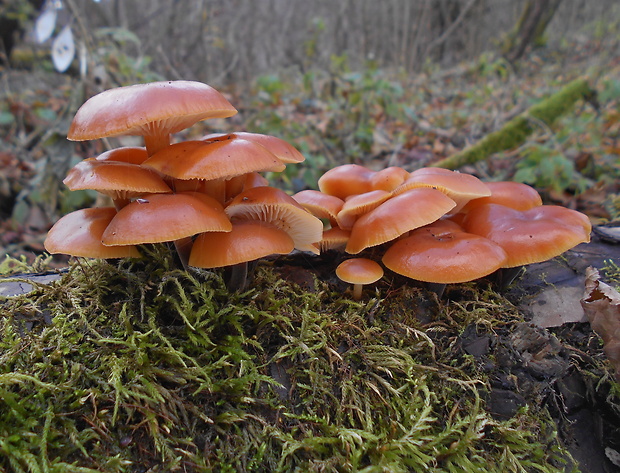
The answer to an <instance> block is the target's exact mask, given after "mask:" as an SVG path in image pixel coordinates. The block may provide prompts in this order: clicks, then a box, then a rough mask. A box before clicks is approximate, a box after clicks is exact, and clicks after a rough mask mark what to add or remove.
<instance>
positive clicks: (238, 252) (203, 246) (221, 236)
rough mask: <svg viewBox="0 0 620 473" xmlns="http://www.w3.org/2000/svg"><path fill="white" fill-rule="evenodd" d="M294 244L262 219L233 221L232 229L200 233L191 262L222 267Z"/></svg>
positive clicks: (285, 251)
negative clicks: (223, 231)
mask: <svg viewBox="0 0 620 473" xmlns="http://www.w3.org/2000/svg"><path fill="white" fill-rule="evenodd" d="M294 247H295V245H294V243H293V239H292V238H291V237H290V236H289V235H288V234H287V233H286V232H285V231H284V230H280V229H279V228H277V227H275V226H274V225H271V224H269V223H265V222H259V221H248V220H246V221H238V222H235V223H233V227H232V231H230V232H227V233H222V232H212V233H202V234H200V235H198V237H197V238H196V241H195V242H194V246H193V247H192V252H191V254H190V257H189V264H190V266H197V267H200V268H220V267H223V266H231V265H233V264H238V263H244V262H247V261H254V260H256V259H259V258H263V257H265V256H269V255H273V254H288V253H290V252H291V251H293V248H294Z"/></svg>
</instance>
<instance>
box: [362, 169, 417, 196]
mask: <svg viewBox="0 0 620 473" xmlns="http://www.w3.org/2000/svg"><path fill="white" fill-rule="evenodd" d="M408 177H409V173H408V172H407V171H405V170H404V169H403V168H400V167H398V166H390V167H387V168H385V169H381V170H380V171H377V172H376V173H375V174H373V175H372V176H371V178H370V186H371V187H372V189H373V190H384V191H387V192H392V191H393V190H394V189H396V188H397V187H398V186H400V185H401V184H402V183H403V182H405V180H406V179H407V178H408Z"/></svg>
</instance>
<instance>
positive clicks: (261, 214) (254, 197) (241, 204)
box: [225, 187, 323, 253]
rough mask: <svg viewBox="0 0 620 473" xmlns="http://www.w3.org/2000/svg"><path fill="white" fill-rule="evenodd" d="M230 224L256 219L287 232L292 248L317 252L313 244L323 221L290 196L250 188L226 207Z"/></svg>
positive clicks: (319, 235) (320, 234) (319, 233)
mask: <svg viewBox="0 0 620 473" xmlns="http://www.w3.org/2000/svg"><path fill="white" fill-rule="evenodd" d="M225 211H226V214H227V215H228V216H229V217H230V218H231V220H233V221H237V220H260V221H263V222H267V223H271V224H273V225H275V226H276V227H278V228H279V229H281V230H284V231H285V232H286V233H288V234H289V235H290V236H291V238H292V239H293V241H294V242H295V248H297V249H298V250H302V251H311V252H313V253H318V252H319V251H318V249H317V247H316V246H314V244H315V243H318V242H319V241H321V238H322V236H323V222H321V221H320V220H319V219H318V218H316V217H315V216H314V215H312V214H311V213H310V212H308V211H307V210H306V209H304V208H303V207H302V206H301V204H299V203H297V202H296V201H295V199H293V198H292V197H291V196H290V195H288V194H286V193H285V192H284V191H281V190H280V189H276V188H274V187H254V188H252V189H248V190H246V191H244V192H242V193H241V194H239V195H237V196H236V197H235V198H234V199H233V200H232V201H231V202H230V203H229V204H228V206H226V209H225Z"/></svg>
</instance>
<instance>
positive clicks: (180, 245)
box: [174, 237, 193, 271]
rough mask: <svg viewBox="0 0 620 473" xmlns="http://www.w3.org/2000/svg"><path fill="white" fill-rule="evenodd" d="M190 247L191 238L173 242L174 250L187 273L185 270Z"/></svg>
mask: <svg viewBox="0 0 620 473" xmlns="http://www.w3.org/2000/svg"><path fill="white" fill-rule="evenodd" d="M192 246H193V241H192V237H185V238H181V239H179V240H175V241H174V248H175V250H176V252H177V255H178V256H179V259H180V260H181V265H183V269H184V270H185V271H187V268H188V267H189V255H190V253H191V251H192Z"/></svg>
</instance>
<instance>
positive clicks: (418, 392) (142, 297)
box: [0, 261, 564, 472]
mask: <svg viewBox="0 0 620 473" xmlns="http://www.w3.org/2000/svg"><path fill="white" fill-rule="evenodd" d="M253 287H254V288H253V289H251V290H249V291H247V292H245V293H242V294H230V293H228V292H227V290H226V289H225V286H224V284H223V283H222V279H221V278H220V276H219V275H218V274H217V273H214V272H209V273H200V274H189V273H186V272H180V271H176V270H170V269H166V265H165V264H163V265H162V264H161V261H159V262H158V263H148V264H145V263H136V262H131V261H121V262H120V263H118V264H115V265H113V264H110V263H106V262H103V261H91V262H84V261H81V262H76V263H73V264H72V265H71V266H70V268H69V271H68V273H67V274H66V275H64V276H63V277H62V279H61V280H59V281H58V282H56V283H54V284H51V285H49V286H40V287H38V288H37V289H36V290H35V291H34V292H32V293H30V294H27V295H24V296H19V297H14V298H10V299H6V300H4V301H3V305H2V312H1V318H0V340H1V341H0V398H2V400H3V402H2V403H0V468H4V469H11V470H12V471H16V472H20V471H24V472H39V471H53V472H62V471H67V472H69V471H71V472H74V471H105V472H115V471H118V472H124V471H127V472H133V471H147V470H148V469H149V468H154V469H153V470H152V471H155V469H157V468H158V470H157V471H175V470H179V471H224V472H226V471H243V472H246V471H255V472H290V471H339V472H358V471H359V472H361V471H363V472H382V471H386V472H387V471H390V472H399V471H402V472H404V471H437V472H438V471H459V472H460V471H486V472H517V471H518V472H521V471H546V472H561V471H564V461H563V460H562V458H564V454H563V452H562V451H561V450H560V448H559V447H558V445H557V442H556V440H555V437H554V430H553V429H551V428H550V425H551V423H550V421H548V420H547V419H545V416H544V412H534V411H531V410H529V411H528V410H527V409H525V410H522V411H521V412H519V413H518V414H517V415H516V416H515V417H513V418H512V419H510V420H507V421H499V420H496V419H494V418H492V417H491V416H490V415H489V414H488V413H487V412H486V411H485V409H484V404H485V403H484V401H483V398H484V395H483V394H484V392H485V390H486V384H485V381H484V376H483V375H482V374H481V373H480V372H479V370H478V369H477V367H476V363H475V362H474V361H473V360H472V359H471V357H468V356H465V355H462V354H459V353H458V350H456V349H455V347H454V345H455V338H454V336H453V335H454V334H458V333H459V331H460V330H462V327H465V326H466V325H472V324H474V325H480V326H484V325H489V327H490V326H491V325H494V326H497V324H499V325H501V324H507V323H509V322H512V321H514V320H515V318H517V317H518V315H517V314H516V312H515V311H513V310H510V309H509V310H508V311H506V307H505V305H503V304H500V302H499V301H498V300H496V297H497V296H496V295H494V294H492V293H490V292H489V293H483V295H482V296H479V295H477V296H475V297H472V298H468V299H467V300H465V299H462V300H461V301H460V302H450V303H446V304H445V305H443V304H440V305H438V304H437V303H436V302H433V301H428V300H426V301H425V300H424V299H423V298H421V297H420V296H421V293H420V292H419V291H417V290H416V289H412V288H407V287H404V288H402V289H400V290H398V291H396V295H395V294H394V293H393V292H392V293H389V296H381V292H380V291H379V292H378V296H381V298H379V297H377V298H375V299H371V300H369V301H367V302H366V303H354V302H351V301H349V300H347V299H345V298H343V297H342V295H341V294H339V293H338V292H337V291H334V290H332V289H331V288H330V287H329V286H327V285H326V284H324V283H321V282H318V281H317V282H316V288H317V290H316V291H311V292H306V291H302V290H300V288H299V287H297V286H295V285H293V284H289V283H286V282H285V281H284V280H282V279H280V278H279V277H278V272H277V268H271V267H267V266H262V267H259V270H258V273H257V277H256V280H255V282H254V284H253ZM471 294H479V293H478V292H476V291H472V292H471ZM438 308H439V309H441V315H440V317H441V318H438V317H439V314H438V313H437V309H438ZM423 311H424V312H425V313H426V316H428V317H429V319H430V322H429V323H427V325H426V327H425V328H426V330H423V327H422V323H421V321H420V317H419V316H418V315H419V314H418V312H419V313H420V314H421V313H422V312H423ZM451 334H452V335H451Z"/></svg>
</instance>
